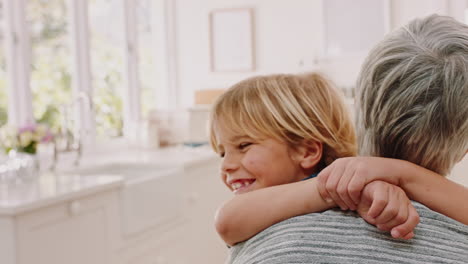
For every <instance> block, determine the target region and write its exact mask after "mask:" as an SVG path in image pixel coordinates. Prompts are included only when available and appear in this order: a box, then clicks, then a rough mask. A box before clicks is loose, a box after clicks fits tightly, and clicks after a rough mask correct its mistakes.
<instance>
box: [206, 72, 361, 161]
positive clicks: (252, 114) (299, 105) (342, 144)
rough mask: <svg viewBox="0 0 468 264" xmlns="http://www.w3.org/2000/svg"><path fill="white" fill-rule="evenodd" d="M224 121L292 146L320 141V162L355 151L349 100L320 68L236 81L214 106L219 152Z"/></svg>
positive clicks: (212, 129) (215, 145) (213, 124)
mask: <svg viewBox="0 0 468 264" xmlns="http://www.w3.org/2000/svg"><path fill="white" fill-rule="evenodd" d="M219 123H222V125H224V127H226V128H228V129H231V130H232V131H233V132H234V133H237V134H240V135H246V136H249V137H251V138H253V139H265V138H274V139H277V140H280V141H286V142H287V144H289V145H290V146H291V147H293V148H294V146H299V145H300V144H304V143H307V142H308V141H311V140H314V141H318V142H321V143H322V144H323V153H322V161H321V164H320V165H321V166H327V165H329V164H330V163H331V162H333V161H334V160H335V159H337V158H340V157H347V156H354V155H355V154H356V137H355V132H354V127H353V124H352V122H351V119H350V117H349V115H348V111H347V110H346V107H345V105H344V102H343V101H342V98H341V97H340V95H339V93H338V92H337V91H336V90H335V89H334V88H333V86H332V84H331V83H330V82H329V81H328V80H326V79H325V78H323V77H322V76H321V75H319V74H317V73H312V74H307V75H292V74H277V75H267V76H258V77H253V78H250V79H247V80H244V81H241V82H239V83H237V84H235V85H234V86H232V87H231V88H230V89H229V90H227V91H226V92H225V93H224V94H222V95H221V96H220V97H219V98H218V100H217V101H216V102H215V104H214V106H213V109H212V112H211V124H210V134H211V136H210V143H211V146H212V147H213V149H214V150H215V151H216V152H218V142H217V139H216V135H215V127H216V126H217V125H219Z"/></svg>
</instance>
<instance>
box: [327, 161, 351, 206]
mask: <svg viewBox="0 0 468 264" xmlns="http://www.w3.org/2000/svg"><path fill="white" fill-rule="evenodd" d="M343 172H344V167H343V166H341V164H339V163H336V165H335V166H334V168H333V171H332V172H331V173H330V176H329V177H328V180H327V183H326V184H325V188H326V189H327V192H328V194H329V195H330V197H331V198H332V199H333V201H335V203H336V204H337V205H338V206H339V207H340V208H341V210H347V209H348V206H347V205H346V203H345V202H343V200H341V198H340V196H339V195H338V194H337V193H336V189H337V187H338V183H339V180H340V178H341V175H342V174H343Z"/></svg>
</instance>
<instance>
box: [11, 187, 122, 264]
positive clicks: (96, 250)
mask: <svg viewBox="0 0 468 264" xmlns="http://www.w3.org/2000/svg"><path fill="white" fill-rule="evenodd" d="M116 204H117V195H116V194H115V193H107V194H100V195H97V196H93V197H89V198H85V199H80V200H75V201H70V202H66V203H62V204H60V205H56V206H52V207H49V208H45V209H42V210H39V211H36V212H32V213H29V214H26V215H23V216H20V217H19V221H18V229H19V230H18V253H19V254H18V260H19V261H18V263H19V264H64V263H67V264H84V263H86V264H94V263H95V264H105V263H113V260H112V259H111V255H112V254H111V252H112V251H113V248H112V247H113V246H114V245H115V244H116V243H115V241H113V239H114V235H115V233H117V231H118V230H115V227H116V224H115V223H113V222H112V221H113V220H112V218H114V217H115V219H117V218H116V217H117V215H118V214H117V213H116V212H115V210H114V209H115V208H116V207H115V205H116Z"/></svg>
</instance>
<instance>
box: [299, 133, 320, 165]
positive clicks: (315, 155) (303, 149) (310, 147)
mask: <svg viewBox="0 0 468 264" xmlns="http://www.w3.org/2000/svg"><path fill="white" fill-rule="evenodd" d="M322 152H323V145H322V142H318V141H314V140H311V141H308V142H304V143H303V144H302V145H301V146H300V147H299V148H297V156H296V157H297V160H298V161H299V164H300V165H301V167H302V168H303V169H312V168H314V167H315V166H317V165H318V164H319V162H320V160H321V159H322Z"/></svg>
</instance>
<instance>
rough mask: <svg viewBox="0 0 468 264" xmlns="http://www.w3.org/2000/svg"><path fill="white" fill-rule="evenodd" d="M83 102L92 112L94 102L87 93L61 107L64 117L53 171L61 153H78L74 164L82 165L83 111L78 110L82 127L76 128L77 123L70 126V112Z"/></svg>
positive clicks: (54, 157) (56, 139)
mask: <svg viewBox="0 0 468 264" xmlns="http://www.w3.org/2000/svg"><path fill="white" fill-rule="evenodd" d="M80 101H82V102H83V103H84V104H85V105H86V107H87V108H88V109H89V110H90V111H92V109H93V107H92V101H91V98H90V96H89V95H88V94H87V93H85V92H79V93H78V95H77V96H76V97H75V99H74V100H73V101H72V102H71V103H70V104H64V105H62V106H61V112H62V115H63V118H62V126H61V128H60V133H59V135H58V136H57V137H56V138H55V139H54V154H53V162H52V165H51V167H50V169H51V170H55V168H56V166H57V161H58V156H59V153H65V152H73V151H76V158H75V160H74V162H73V164H74V165H75V166H78V165H79V164H80V160H81V156H82V154H83V142H82V140H83V136H82V131H81V129H82V124H81V111H82V109H79V110H78V113H80V115H78V120H77V122H80V126H78V127H77V126H76V124H77V122H75V123H74V125H71V124H70V122H69V121H70V112H72V111H70V110H73V108H74V107H75V106H76V103H79V102H80Z"/></svg>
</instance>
